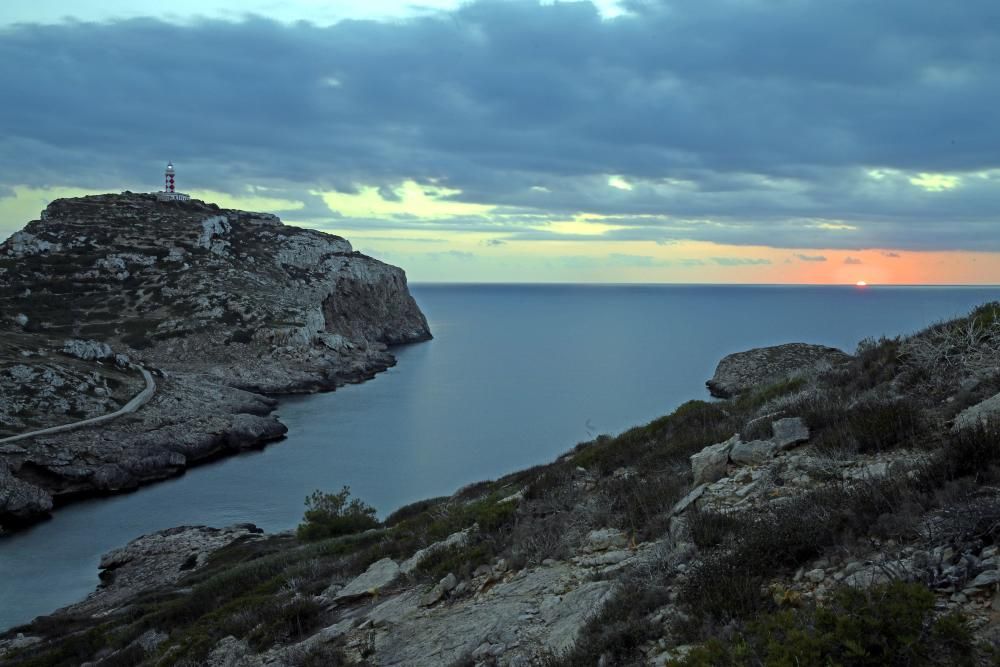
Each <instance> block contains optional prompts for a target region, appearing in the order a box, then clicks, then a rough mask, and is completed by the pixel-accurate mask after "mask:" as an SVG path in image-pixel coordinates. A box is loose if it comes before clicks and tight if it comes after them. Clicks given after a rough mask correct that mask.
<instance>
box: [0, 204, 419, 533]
mask: <svg viewBox="0 0 1000 667" xmlns="http://www.w3.org/2000/svg"><path fill="white" fill-rule="evenodd" d="M0 301H2V303H3V308H2V310H0V341H2V342H3V345H2V346H0V399H2V401H0V480H5V481H4V482H3V483H0V531H2V530H3V529H4V528H10V527H11V526H15V525H17V524H18V523H20V522H23V521H29V520H32V519H34V518H36V517H38V516H43V515H44V514H45V513H46V512H48V511H49V510H50V509H51V507H52V506H53V503H54V502H55V503H57V504H58V502H61V501H65V500H68V499H71V498H73V497H76V496H80V495H89V494H94V493H113V492H117V491H121V490H124V489H129V488H134V487H135V486H137V485H140V484H143V483H146V482H149V481H151V480H156V479H160V478H163V477H167V476H170V475H174V474H177V473H178V472H180V471H182V470H183V469H184V468H185V467H187V466H188V465H191V464H192V463H194V462H197V461H200V460H205V459H208V458H212V457H217V456H221V455H225V454H227V453H229V452H234V451H239V450H241V449H244V448H247V447H255V446H258V445H260V444H262V443H264V442H267V441H270V440H274V439H276V438H280V437H282V435H283V434H284V432H285V427H284V426H283V425H282V424H280V423H279V422H278V421H277V420H275V419H274V418H273V417H271V416H269V415H270V413H271V411H272V410H273V408H274V406H275V401H274V399H273V398H270V397H268V395H272V394H284V393H297V392H312V391H319V390H326V389H333V388H335V387H337V386H339V385H342V384H344V383H348V382H358V381H362V380H364V379H367V378H370V377H371V376H373V375H374V374H375V373H377V372H379V371H381V370H384V369H385V368H387V367H388V366H390V365H392V364H393V363H394V359H393V357H392V355H391V354H390V353H389V351H388V346H389V345H396V344H402V343H410V342H416V341H422V340H427V339H429V338H430V337H431V335H430V331H429V329H428V326H427V322H426V319H425V318H424V316H423V314H422V313H421V312H420V310H419V308H418V307H417V305H416V303H415V302H414V300H413V298H412V297H411V295H410V293H409V290H408V288H407V284H406V276H405V274H404V273H403V271H402V270H400V269H398V268H396V267H394V266H390V265H387V264H384V263H382V262H379V261H378V260H376V259H373V258H371V257H367V256H365V255H363V254H361V253H358V252H355V251H354V250H353V248H352V247H351V244H350V243H349V242H348V241H347V240H345V239H343V238H341V237H338V236H334V235H331V234H326V233H323V232H319V231H314V230H309V229H302V228H298V227H293V226H288V225H284V224H283V223H282V222H281V221H280V220H279V219H278V218H277V217H275V216H273V215H270V214H264V213H250V212H246V211H238V210H227V209H221V208H219V207H218V206H215V205H214V204H207V203H204V202H200V201H197V200H191V201H186V202H160V201H158V200H157V199H156V197H155V196H153V195H143V194H132V193H123V194H121V195H110V194H109V195H97V196H90V197H80V198H72V199H60V200H56V201H54V202H52V203H51V204H50V205H49V206H48V207H47V208H46V209H45V210H44V211H43V212H42V215H41V217H40V219H39V220H36V221H34V222H31V223H29V224H28V225H27V226H26V227H25V228H24V229H23V230H21V231H19V232H16V233H15V234H14V235H12V236H11V237H10V238H9V239H8V240H7V241H6V242H4V243H3V244H2V245H0ZM143 369H145V370H146V372H147V373H148V379H147V378H145V377H144V375H143ZM144 387H146V388H147V389H148V390H152V395H151V397H149V398H148V401H146V402H145V404H144V405H142V407H141V408H139V409H135V408H134V406H130V405H129V403H130V401H132V400H133V398H134V397H135V396H136V395H137V394H139V393H140V392H141V391H143V389H144ZM147 393H148V392H147ZM133 410H134V411H133ZM119 411H121V412H122V414H121V415H120V416H117V417H116V418H115V419H112V420H109V421H105V422H103V423H100V424H99V425H98V424H95V425H92V426H82V427H80V428H73V429H71V430H66V431H56V432H44V431H43V432H42V433H40V434H39V435H37V436H33V437H29V438H19V437H18V436H20V435H23V434H25V433H32V432H35V431H39V430H42V429H46V428H50V427H56V426H59V425H64V424H71V423H76V422H80V421H83V420H88V419H94V418H99V417H101V416H102V415H109V414H117V413H118V412H119Z"/></svg>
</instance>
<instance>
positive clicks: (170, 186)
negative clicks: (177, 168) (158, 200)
mask: <svg viewBox="0 0 1000 667" xmlns="http://www.w3.org/2000/svg"><path fill="white" fill-rule="evenodd" d="M164 181H165V183H164V186H163V191H164V192H170V193H173V191H174V163H173V162H167V170H166V171H165V172H164Z"/></svg>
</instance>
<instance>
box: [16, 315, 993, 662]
mask: <svg viewBox="0 0 1000 667" xmlns="http://www.w3.org/2000/svg"><path fill="white" fill-rule="evenodd" d="M998 314H1000V305H998V304H988V305H986V306H983V307H981V308H979V309H977V310H975V311H974V312H973V313H971V314H970V315H969V316H968V317H966V318H963V319H960V320H956V321H954V322H949V323H943V324H941V325H937V326H935V327H931V328H930V329H928V330H926V331H924V332H921V333H919V334H916V335H915V336H912V337H908V338H903V339H889V340H879V341H871V340H868V341H864V342H862V344H861V345H859V348H858V350H857V352H856V354H855V355H853V356H843V357H841V356H839V355H834V356H835V358H832V359H831V358H830V356H829V355H821V356H822V357H824V358H816V359H809V360H807V361H806V362H805V366H801V365H800V366H798V367H796V368H788V369H787V373H786V374H785V375H784V376H783V377H778V378H775V377H773V374H772V373H771V372H770V369H769V368H761V369H760V371H759V374H758V375H757V376H756V378H757V379H759V380H760V382H757V381H755V378H754V377H753V376H752V374H750V373H749V372H740V373H739V376H740V377H741V378H742V380H741V381H745V382H746V384H745V387H744V388H743V389H742V390H741V391H740V392H739V393H738V394H737V395H735V396H734V397H732V398H730V399H727V400H725V401H720V402H711V403H709V402H703V401H691V402H689V403H686V404H684V405H682V406H681V407H680V408H678V409H677V410H676V411H675V412H674V413H672V414H671V415H668V416H666V417H663V418H661V419H658V420H655V421H653V422H651V423H650V424H647V425H645V426H641V427H637V428H634V429H631V430H629V431H626V432H624V433H622V434H620V435H618V436H614V437H612V436H601V437H599V438H597V439H596V440H594V441H593V442H589V443H583V444H581V445H580V446H578V447H577V448H576V449H575V450H573V451H572V452H569V453H568V454H566V455H564V456H562V457H560V459H559V460H557V461H556V462H554V463H552V464H548V465H544V466H539V467H537V468H533V469H530V470H525V471H521V472H518V473H515V474H513V475H509V476H507V477H504V478H502V479H500V480H497V481H492V482H483V483H480V484H476V485H472V486H469V487H466V488H464V489H462V490H460V491H459V492H458V493H456V494H455V495H453V496H451V497H448V498H439V499H432V500H427V501H424V502H421V503H416V504H414V505H411V506H409V507H405V508H402V509H400V510H399V511H397V512H396V513H394V514H393V515H391V516H390V517H388V519H387V520H386V521H385V522H383V523H382V524H381V525H378V526H377V527H375V528H372V529H368V530H364V531H363V532H350V533H348V534H339V533H341V532H342V531H344V530H347V531H350V530H354V529H358V528H364V527H365V526H368V525H370V517H369V518H368V519H366V518H365V517H366V516H367V515H366V513H365V511H364V506H363V505H360V504H356V505H354V506H351V505H350V504H348V503H347V502H346V498H347V496H346V495H338V496H331V497H329V498H328V499H326V500H324V498H323V497H322V496H315V497H313V499H312V502H313V505H312V511H311V512H310V514H309V515H307V516H308V521H307V522H306V523H305V524H304V525H303V526H302V528H301V529H300V531H299V537H296V536H293V535H290V534H284V535H276V536H263V535H259V534H257V533H255V532H254V531H253V530H252V529H251V528H237V529H232V531H230V532H229V533H226V534H221V533H219V531H214V532H212V531H211V530H210V529H204V528H201V529H193V528H189V529H178V530H175V531H174V532H172V533H170V534H167V533H163V534H156V535H153V536H147V537H146V538H142V539H140V540H137V541H136V542H133V543H132V544H131V545H129V546H128V547H127V548H126V549H124V550H122V551H120V552H113V553H112V554H109V556H108V557H106V559H105V562H104V563H103V566H104V567H105V572H106V575H105V579H106V582H107V584H106V586H105V587H104V588H102V589H99V590H98V591H97V592H96V593H95V594H94V595H93V596H92V597H91V598H89V599H88V600H87V601H85V602H83V603H81V604H80V605H75V606H73V607H70V608H68V609H66V610H63V611H61V612H60V613H58V614H56V615H53V616H51V617H47V618H43V619H39V620H38V621H36V622H35V623H33V624H31V625H29V626H25V627H24V628H21V629H18V630H17V631H16V632H21V633H23V635H22V636H20V637H17V636H16V634H15V633H14V632H12V633H8V635H7V636H6V646H7V647H8V653H7V654H6V655H5V656H4V660H6V661H7V662H10V663H11V664H67V665H68V664H77V663H79V662H83V661H86V660H91V661H99V662H98V664H107V665H121V664H164V665H166V664H183V665H192V664H208V665H223V664H240V665H320V664H324V665H325V664H374V665H438V664H443V665H448V664H454V665H493V664H500V665H524V664H545V665H632V664H636V665H641V664H655V665H662V664H678V665H762V664H763V665H796V664H841V665H937V664H949V665H951V664H955V665H962V664H968V665H973V664H993V663H992V662H991V661H993V660H995V659H996V648H995V647H996V642H997V634H996V631H997V622H996V614H997V612H996V611H995V607H1000V597H998V594H997V590H996V589H997V585H998V583H1000V569H998V565H1000V552H998V547H1000V544H998V541H1000V489H998V487H997V481H998V479H1000V477H998V468H997V465H998V463H1000V426H998V422H997V421H995V420H994V417H993V415H994V413H995V412H996V411H997V410H998V409H1000V396H998V392H1000V374H998V373H1000V369H998V367H997V366H998V356H997V352H998V350H1000V320H998ZM775 349H777V348H775ZM801 351H802V350H801V348H797V349H796V354H800V353H801ZM771 353H772V354H773V353H774V351H773V350H772V351H771ZM759 356H760V355H750V356H748V357H746V358H748V359H756V358H758V357H759ZM739 360H740V356H739V355H735V358H729V359H728V360H727V361H726V363H725V364H724V365H721V364H720V366H724V367H725V368H727V369H729V370H732V368H733V366H734V364H738V363H739ZM734 434H735V435H734ZM318 507H320V508H322V507H325V508H326V513H325V514H324V513H322V512H321V513H316V511H315V510H316V508H318ZM352 507H353V508H352ZM206 531H207V532H206ZM220 544H225V546H222V547H221V548H220ZM199 545H202V546H199ZM150 554H156V557H155V558H153V557H152V556H151V555H150ZM171 559H173V560H171ZM144 563H145V565H144ZM165 564H166V565H165ZM156 573H159V574H156ZM15 646H18V647H19V648H14V647H15Z"/></svg>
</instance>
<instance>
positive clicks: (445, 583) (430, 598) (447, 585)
mask: <svg viewBox="0 0 1000 667" xmlns="http://www.w3.org/2000/svg"><path fill="white" fill-rule="evenodd" d="M456 586H458V577H456V576H455V575H454V574H452V573H450V572H449V573H448V576H446V577H445V578H444V579H442V580H441V581H439V582H438V583H437V585H436V586H434V588H432V589H431V590H429V591H427V594H426V595H424V596H423V597H422V598H420V606H421V607H430V606H431V605H433V604H437V602H439V601H440V600H441V598H443V597H444V596H445V595H447V594H448V593H450V592H451V591H453V590H454V589H455V587H456Z"/></svg>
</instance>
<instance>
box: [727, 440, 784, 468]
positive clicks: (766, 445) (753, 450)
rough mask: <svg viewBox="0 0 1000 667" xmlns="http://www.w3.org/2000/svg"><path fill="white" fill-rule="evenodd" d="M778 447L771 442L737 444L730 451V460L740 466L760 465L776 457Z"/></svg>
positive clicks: (757, 441)
mask: <svg viewBox="0 0 1000 667" xmlns="http://www.w3.org/2000/svg"><path fill="white" fill-rule="evenodd" d="M777 450H778V445H777V444H776V443H774V442H772V441H770V440H751V441H750V442H737V443H736V444H735V445H733V448H732V449H731V450H730V451H729V460H730V461H732V462H733V463H736V464H738V465H760V464H761V463H764V462H766V461H768V460H770V459H771V458H773V457H774V453H775V452H776V451H777Z"/></svg>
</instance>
